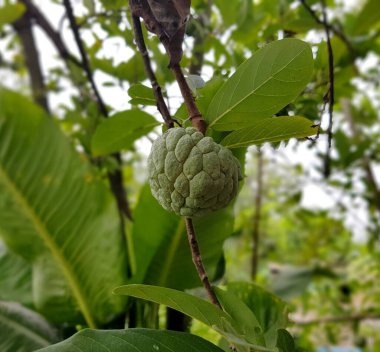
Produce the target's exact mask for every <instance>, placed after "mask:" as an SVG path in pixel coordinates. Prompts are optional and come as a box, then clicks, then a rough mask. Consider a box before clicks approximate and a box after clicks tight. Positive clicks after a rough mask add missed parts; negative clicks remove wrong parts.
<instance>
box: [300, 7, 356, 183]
mask: <svg viewBox="0 0 380 352" xmlns="http://www.w3.org/2000/svg"><path fill="white" fill-rule="evenodd" d="M300 2H301V3H302V5H303V6H304V7H305V9H306V10H307V11H308V12H309V13H310V15H311V16H312V17H313V18H314V20H315V21H316V22H317V23H318V24H321V25H322V26H323V28H324V31H325V34H326V44H327V54H328V65H329V86H328V92H327V94H326V95H325V99H326V100H328V103H329V109H328V114H329V124H328V127H327V150H326V154H325V157H324V176H325V178H328V177H329V176H330V173H331V165H330V164H331V156H330V154H331V142H332V138H333V133H332V127H333V115H334V103H335V101H334V100H335V97H334V53H333V49H332V45H331V38H330V31H331V32H333V33H334V34H335V35H337V36H338V37H339V38H341V39H342V40H343V41H344V43H345V44H346V45H347V47H348V49H349V51H350V53H351V54H352V53H353V49H352V46H351V45H350V42H349V41H348V39H347V38H346V37H345V35H344V34H343V32H341V31H339V30H337V29H336V28H335V27H334V26H332V25H331V24H329V22H328V20H327V10H326V3H325V0H321V6H322V19H320V18H319V16H318V15H317V13H316V12H315V11H314V10H313V9H312V8H311V7H310V5H309V4H308V3H307V2H306V0H300ZM324 104H325V102H324Z"/></svg>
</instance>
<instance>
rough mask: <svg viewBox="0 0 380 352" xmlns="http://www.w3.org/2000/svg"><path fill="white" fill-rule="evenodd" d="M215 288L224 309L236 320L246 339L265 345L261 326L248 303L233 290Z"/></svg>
mask: <svg viewBox="0 0 380 352" xmlns="http://www.w3.org/2000/svg"><path fill="white" fill-rule="evenodd" d="M214 290H215V294H216V296H217V297H218V300H219V302H220V304H221V305H222V307H223V310H224V311H225V312H226V313H228V314H229V315H230V316H231V318H232V319H233V320H234V321H235V325H236V326H238V327H239V330H240V331H241V332H242V333H243V335H244V338H245V340H246V341H248V342H250V343H253V344H258V345H262V346H265V341H264V336H263V335H262V329H261V326H260V324H259V322H258V320H257V319H256V316H255V315H254V314H253V312H252V311H251V310H250V309H249V308H248V307H247V305H246V304H245V303H244V302H243V301H242V300H240V299H239V298H238V297H237V296H236V295H235V294H233V293H232V292H228V291H224V290H222V289H220V288H219V287H215V288H214Z"/></svg>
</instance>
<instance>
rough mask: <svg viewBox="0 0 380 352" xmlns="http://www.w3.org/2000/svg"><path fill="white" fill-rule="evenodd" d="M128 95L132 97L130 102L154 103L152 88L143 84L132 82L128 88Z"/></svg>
mask: <svg viewBox="0 0 380 352" xmlns="http://www.w3.org/2000/svg"><path fill="white" fill-rule="evenodd" d="M128 95H129V96H130V97H131V98H132V99H131V100H129V103H130V104H141V105H154V106H155V105H156V104H157V102H156V99H155V98H154V94H153V89H152V88H150V87H147V86H144V85H143V84H134V85H132V86H131V87H130V88H129V89H128Z"/></svg>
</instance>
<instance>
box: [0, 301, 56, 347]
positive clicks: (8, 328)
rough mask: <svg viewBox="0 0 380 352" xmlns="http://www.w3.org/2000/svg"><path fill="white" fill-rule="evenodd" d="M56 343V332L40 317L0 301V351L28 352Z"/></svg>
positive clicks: (16, 305)
mask: <svg viewBox="0 0 380 352" xmlns="http://www.w3.org/2000/svg"><path fill="white" fill-rule="evenodd" d="M57 341H58V336H57V332H56V330H55V329H54V328H53V327H52V326H51V325H50V324H49V323H48V322H47V321H46V320H45V319H44V318H43V317H42V316H40V315H39V314H37V313H36V312H34V311H32V310H30V309H27V308H24V307H23V306H21V305H20V304H18V303H15V302H5V301H0V351H2V352H16V351H17V352H30V351H34V350H35V349H37V348H43V347H46V346H49V345H50V344H52V343H55V342H57Z"/></svg>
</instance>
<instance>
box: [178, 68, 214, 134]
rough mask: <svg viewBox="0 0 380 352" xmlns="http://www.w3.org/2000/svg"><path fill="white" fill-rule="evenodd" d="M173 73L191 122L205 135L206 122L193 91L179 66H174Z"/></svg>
mask: <svg viewBox="0 0 380 352" xmlns="http://www.w3.org/2000/svg"><path fill="white" fill-rule="evenodd" d="M172 71H173V72H174V75H175V78H176V80H177V83H178V86H179V89H180V90H181V94H182V97H183V99H184V101H185V105H186V108H187V111H188V113H189V115H190V117H189V118H190V120H191V124H192V125H193V127H195V128H196V129H197V130H199V131H200V132H202V133H203V134H205V133H206V129H207V125H206V121H205V120H204V119H203V117H202V114H201V113H200V111H199V110H198V107H197V105H196V104H195V100H194V97H193V93H192V92H191V89H190V87H189V85H188V84H187V82H186V79H185V76H184V75H183V73H182V70H181V67H180V66H179V65H173V67H172Z"/></svg>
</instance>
